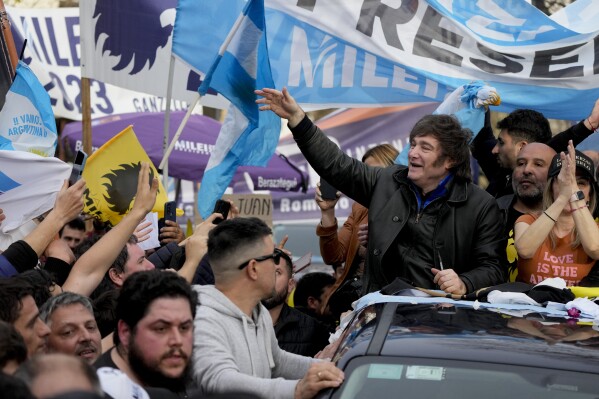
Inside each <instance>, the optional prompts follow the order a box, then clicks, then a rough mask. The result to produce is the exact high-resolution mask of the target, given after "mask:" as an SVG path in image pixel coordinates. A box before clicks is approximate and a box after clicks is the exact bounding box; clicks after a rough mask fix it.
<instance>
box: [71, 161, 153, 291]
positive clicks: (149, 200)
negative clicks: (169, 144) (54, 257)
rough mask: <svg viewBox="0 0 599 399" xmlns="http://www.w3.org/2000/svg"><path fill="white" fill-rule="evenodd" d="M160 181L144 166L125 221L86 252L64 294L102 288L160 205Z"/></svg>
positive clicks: (146, 164) (75, 266)
mask: <svg viewBox="0 0 599 399" xmlns="http://www.w3.org/2000/svg"><path fill="white" fill-rule="evenodd" d="M157 193H158V179H157V178H154V179H153V180H150V165H149V164H148V163H145V162H144V163H142V164H141V169H140V171H139V176H138V179H137V192H136V194H135V200H134V203H133V208H132V209H131V211H129V213H127V214H126V215H125V217H123V219H122V220H121V222H120V223H119V224H117V225H116V226H115V227H114V228H112V229H111V230H110V231H109V232H108V233H106V234H105V235H104V237H102V238H101V239H100V240H99V241H98V242H97V243H96V244H94V245H93V246H92V247H91V248H90V249H89V250H87V252H85V253H84V254H83V255H82V256H81V257H80V258H79V260H78V261H77V262H76V263H75V265H74V266H73V269H72V270H71V273H70V274H69V277H68V278H67V281H66V282H65V283H64V285H63V290H64V291H71V292H76V293H78V294H81V295H85V296H89V295H90V294H91V293H92V291H93V290H94V289H95V288H96V287H97V286H98V284H99V283H100V281H101V280H102V278H103V277H104V275H105V274H106V271H107V270H108V269H109V268H110V266H111V265H112V263H113V262H114V260H115V259H116V257H117V256H118V254H119V252H120V251H121V249H123V247H124V246H125V245H126V243H127V240H128V239H129V237H130V236H131V234H133V232H134V231H135V228H136V227H137V225H138V224H139V223H140V222H141V221H142V220H143V219H144V217H145V216H146V214H147V213H148V212H150V211H151V210H152V208H153V206H154V203H155V202H156V194H157Z"/></svg>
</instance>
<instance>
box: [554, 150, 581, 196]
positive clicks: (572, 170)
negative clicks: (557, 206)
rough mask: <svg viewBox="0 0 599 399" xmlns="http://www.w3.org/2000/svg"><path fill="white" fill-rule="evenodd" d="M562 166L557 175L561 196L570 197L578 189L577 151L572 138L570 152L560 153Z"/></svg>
mask: <svg viewBox="0 0 599 399" xmlns="http://www.w3.org/2000/svg"><path fill="white" fill-rule="evenodd" d="M560 159H561V161H562V168H561V169H560V171H559V174H558V175H557V183H558V187H559V195H560V197H564V198H566V199H569V198H570V196H571V195H572V193H574V192H576V191H578V185H577V184H576V152H575V150H574V145H573V144H572V140H570V141H569V142H568V153H567V154H564V153H563V152H561V153H560Z"/></svg>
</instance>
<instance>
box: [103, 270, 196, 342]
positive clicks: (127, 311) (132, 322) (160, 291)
mask: <svg viewBox="0 0 599 399" xmlns="http://www.w3.org/2000/svg"><path fill="white" fill-rule="evenodd" d="M160 298H185V299H187V301H188V302H189V309H190V311H191V314H192V316H193V317H194V318H195V315H196V306H197V304H198V297H197V293H196V292H195V291H193V290H192V288H191V285H189V283H188V282H187V281H185V279H184V278H183V277H181V276H179V275H178V274H176V273H172V272H167V271H161V270H156V269H154V270H148V271H142V272H137V273H134V274H132V275H131V276H129V277H128V278H127V279H126V280H125V282H124V283H123V287H122V288H121V291H120V293H119V298H118V300H117V305H116V320H117V325H118V321H119V320H122V321H123V322H125V324H127V325H128V326H129V328H131V330H132V331H135V328H136V326H137V323H138V322H139V321H140V320H141V319H142V318H144V317H145V316H146V314H147V313H148V309H149V308H150V305H151V304H152V302H153V301H154V300H156V299H160ZM114 343H115V344H119V343H120V338H119V334H118V327H115V334H114Z"/></svg>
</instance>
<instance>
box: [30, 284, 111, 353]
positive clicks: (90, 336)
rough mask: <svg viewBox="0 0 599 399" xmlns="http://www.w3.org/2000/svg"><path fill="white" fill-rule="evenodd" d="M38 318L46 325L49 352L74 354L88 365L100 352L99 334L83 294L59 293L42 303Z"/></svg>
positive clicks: (89, 303) (92, 311) (90, 305)
mask: <svg viewBox="0 0 599 399" xmlns="http://www.w3.org/2000/svg"><path fill="white" fill-rule="evenodd" d="M40 318H41V319H42V320H43V321H44V323H46V325H47V326H48V327H49V328H50V335H49V336H48V349H49V350H50V351H53V352H60V353H66V354H67V355H75V356H78V357H81V358H82V359H83V360H85V361H86V362H87V363H89V364H93V363H94V362H95V361H96V360H97V359H98V357H100V355H101V354H102V337H101V336H100V330H98V325H97V324H96V319H95V317H94V309H93V307H92V304H91V301H90V300H89V299H88V298H87V297H84V296H82V295H79V294H75V293H73V292H63V293H62V294H59V295H57V296H55V297H52V298H50V299H49V300H47V301H46V303H44V305H43V306H42V307H41V309H40Z"/></svg>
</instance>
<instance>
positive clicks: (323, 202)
mask: <svg viewBox="0 0 599 399" xmlns="http://www.w3.org/2000/svg"><path fill="white" fill-rule="evenodd" d="M335 195H336V197H337V198H335V199H324V198H322V192H321V191H320V183H317V184H316V190H315V195H314V199H315V200H316V204H317V205H318V207H319V208H320V210H321V211H328V210H329V209H334V208H335V205H337V201H339V197H341V192H339V191H337V193H335Z"/></svg>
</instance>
